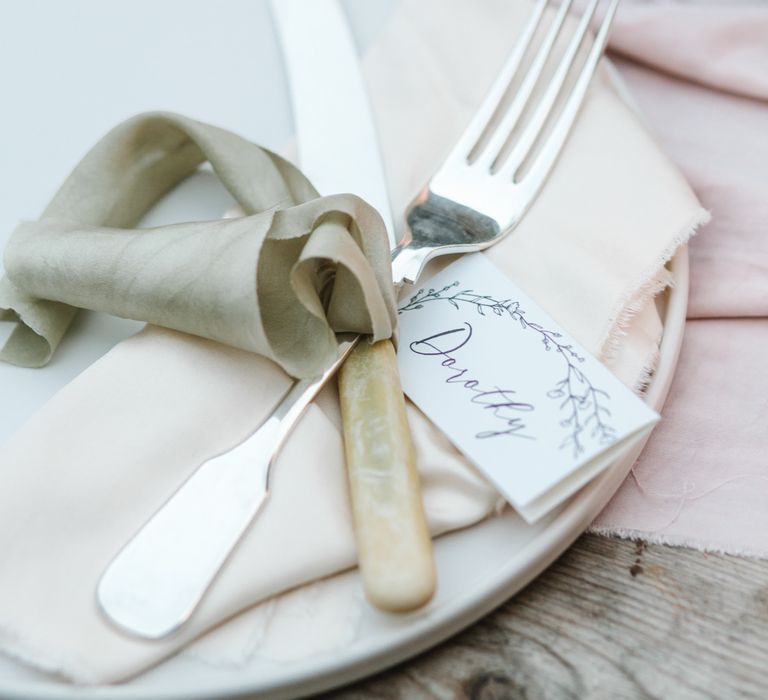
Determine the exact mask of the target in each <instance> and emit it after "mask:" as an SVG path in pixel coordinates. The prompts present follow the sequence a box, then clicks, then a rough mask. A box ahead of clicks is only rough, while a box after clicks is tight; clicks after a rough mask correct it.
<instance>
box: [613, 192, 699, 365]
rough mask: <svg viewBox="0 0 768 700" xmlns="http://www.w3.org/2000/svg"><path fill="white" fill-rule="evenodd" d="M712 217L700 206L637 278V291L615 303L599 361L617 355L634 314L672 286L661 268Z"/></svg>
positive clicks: (667, 275)
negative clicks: (614, 309)
mask: <svg viewBox="0 0 768 700" xmlns="http://www.w3.org/2000/svg"><path fill="white" fill-rule="evenodd" d="M711 218H712V215H711V214H710V212H709V211H708V210H706V209H704V208H702V207H699V209H698V210H697V211H696V212H695V213H694V214H693V215H692V216H691V218H690V220H689V221H688V223H687V224H686V225H685V226H684V227H683V228H682V230H681V231H680V232H679V233H678V234H677V235H676V236H675V237H674V239H673V240H672V242H671V243H670V244H669V245H668V246H667V247H666V248H665V249H664V251H663V252H662V253H661V254H660V255H659V257H658V258H657V261H656V262H655V263H654V264H653V266H652V267H651V269H648V270H646V271H645V272H644V273H643V274H642V275H641V276H640V280H641V281H640V282H639V284H638V285H637V288H636V290H635V291H634V292H633V293H632V294H630V295H628V296H627V297H625V298H624V299H622V300H621V301H620V302H619V303H618V305H617V310H616V312H615V313H614V314H612V317H613V319H614V320H613V322H612V323H611V324H610V325H609V327H608V328H607V330H606V333H605V336H604V339H603V341H602V342H601V343H600V358H601V359H602V360H610V359H612V358H614V357H615V356H616V353H617V352H618V351H619V348H620V347H621V343H622V341H623V340H624V338H625V337H626V335H627V333H628V332H629V327H630V325H631V323H632V319H633V318H634V317H635V315H636V314H637V313H639V312H640V310H641V309H643V307H644V306H645V305H646V304H647V303H649V302H650V301H651V300H652V299H653V298H654V297H655V296H656V295H657V294H659V293H660V292H661V291H662V290H664V289H666V288H667V287H668V286H672V285H673V284H674V278H673V277H672V275H671V274H670V273H669V272H668V271H667V272H664V266H665V265H666V264H667V263H668V262H669V261H670V260H671V259H672V257H673V256H674V255H675V253H676V252H677V250H678V249H679V248H680V247H681V246H683V245H685V244H686V243H688V241H689V240H690V239H691V237H692V236H693V235H694V234H695V233H696V232H697V231H698V229H699V227H701V226H704V225H705V224H707V223H708V222H709V221H710V219H711ZM659 273H662V274H659Z"/></svg>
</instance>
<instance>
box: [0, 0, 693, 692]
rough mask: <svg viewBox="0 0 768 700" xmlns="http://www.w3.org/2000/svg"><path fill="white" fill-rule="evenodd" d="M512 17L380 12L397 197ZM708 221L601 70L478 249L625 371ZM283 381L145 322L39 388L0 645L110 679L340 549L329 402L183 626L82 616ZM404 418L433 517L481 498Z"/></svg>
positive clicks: (469, 4) (412, 188)
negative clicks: (130, 542) (59, 382)
mask: <svg viewBox="0 0 768 700" xmlns="http://www.w3.org/2000/svg"><path fill="white" fill-rule="evenodd" d="M526 14H527V5H525V4H514V3H508V2H506V1H502V0H486V1H485V2H476V1H474V0H457V2H454V3H452V4H451V5H450V6H446V5H444V4H443V3H441V2H439V0H403V1H402V2H401V3H400V5H399V6H398V7H397V8H396V10H395V11H394V13H393V15H392V16H391V19H390V21H389V23H388V25H387V26H386V28H385V29H384V30H383V32H382V35H381V37H380V39H379V40H378V42H377V43H376V45H375V46H374V47H373V48H372V49H371V50H370V52H369V53H368V55H367V57H366V63H365V67H366V74H367V78H368V82H369V87H370V90H371V95H372V99H373V103H374V107H375V112H376V117H377V121H378V127H379V130H380V133H381V137H382V144H383V151H384V156H385V159H386V166H387V173H388V178H389V184H390V187H391V192H392V195H393V204H394V206H395V210H396V211H402V210H403V207H404V205H405V203H406V201H407V200H408V199H410V197H411V196H412V195H413V193H414V192H416V191H417V189H418V187H419V186H420V185H421V184H423V182H424V181H425V180H426V178H427V177H428V175H429V173H430V172H431V171H433V170H434V169H435V167H436V166H437V165H438V163H439V161H440V159H441V158H442V157H443V155H444V154H445V153H446V150H447V148H448V147H449V145H450V144H451V142H452V141H453V140H454V139H455V138H456V137H457V135H458V133H459V131H460V130H461V128H462V126H463V125H464V124H465V123H466V122H467V120H468V119H469V117H470V116H471V114H472V112H473V110H474V109H475V108H476V106H477V105H478V104H479V102H480V100H481V99H482V96H483V93H484V90H485V88H486V87H487V86H488V84H489V82H490V81H491V79H492V78H493V76H494V73H495V71H496V70H497V68H498V66H499V65H500V63H501V61H502V58H503V56H504V54H505V53H506V51H507V50H508V49H509V46H510V42H511V41H512V40H513V37H514V36H515V35H516V33H517V30H518V29H519V27H520V25H521V23H522V21H523V20H524V17H525V16H526ZM459 37H460V40H458V38H459ZM705 216H706V215H705V213H704V212H703V211H702V210H701V208H700V206H699V204H698V202H697V201H696V199H695V197H694V196H693V195H692V193H691V191H690V189H689V188H688V186H687V185H686V183H685V182H684V181H683V179H682V178H681V177H680V175H679V174H678V173H677V171H676V170H675V169H674V168H673V167H672V166H671V165H670V164H669V162H668V161H667V159H666V158H665V157H664V155H663V154H662V153H660V152H659V150H658V148H657V147H656V145H655V143H654V141H653V139H652V138H651V137H650V136H649V135H648V134H647V133H646V132H645V130H644V129H643V128H642V127H641V126H640V125H639V124H638V122H637V120H636V118H635V117H634V115H633V114H632V112H631V111H630V110H629V109H627V108H626V107H625V105H624V104H623V102H622V100H621V99H619V98H618V97H617V96H616V94H615V93H614V92H613V90H612V89H611V88H610V87H609V86H608V84H607V82H606V80H605V76H602V75H601V76H599V79H598V82H597V84H596V85H595V86H594V89H593V90H592V93H591V96H590V98H589V99H588V101H587V103H586V105H585V107H584V110H583V112H582V115H581V118H580V120H579V122H578V125H577V127H576V129H575V131H574V133H573V134H572V136H571V138H570V140H569V142H568V144H567V146H566V149H565V151H564V153H563V156H562V158H561V160H560V162H559V164H558V166H557V167H556V169H555V171H554V173H553V175H552V177H551V179H550V181H549V182H548V184H547V186H546V188H545V190H544V192H543V193H542V195H541V197H540V199H539V200H538V202H537V203H536V204H535V206H534V207H533V208H532V209H531V211H530V213H529V214H528V216H527V217H526V219H525V220H524V221H523V223H522V224H521V226H520V227H519V229H518V230H517V231H516V233H515V234H514V235H513V236H511V237H509V238H507V239H505V240H504V241H503V242H501V243H499V244H498V245H497V246H495V247H494V248H492V249H491V250H490V251H489V252H488V255H489V256H490V257H491V258H492V259H493V260H494V262H495V263H496V264H497V265H499V266H500V267H501V268H502V269H503V270H504V271H505V272H506V273H507V274H508V275H510V276H511V277H513V278H514V279H515V280H516V281H517V282H518V283H520V285H521V286H522V287H523V288H525V289H526V291H527V292H529V293H530V294H531V295H532V296H533V297H534V298H536V299H537V300H538V301H539V302H540V303H541V304H542V305H543V306H544V307H545V308H546V309H547V310H548V312H549V313H551V314H552V315H553V316H554V317H555V318H557V319H558V320H560V321H561V323H562V324H563V325H564V326H565V327H566V328H567V329H568V330H569V331H570V332H571V333H573V335H575V336H576V337H577V338H578V340H579V341H580V342H582V343H583V344H584V345H585V346H586V347H587V348H589V349H590V350H592V351H593V352H595V353H597V354H599V355H601V356H603V357H606V356H607V354H612V355H614V359H613V360H612V362H613V363H618V364H619V365H620V367H621V370H620V371H621V372H622V376H623V377H624V378H625V381H627V382H628V383H629V384H633V383H634V382H635V381H637V380H638V379H639V378H640V377H641V376H642V374H643V372H644V371H646V370H647V369H648V367H647V363H648V362H650V361H652V358H653V354H654V352H655V343H656V341H657V340H658V335H659V332H660V325H659V321H658V317H657V316H656V315H655V314H654V312H653V308H652V306H651V305H649V304H648V302H649V301H650V300H651V298H652V295H653V293H654V292H655V291H657V290H658V288H659V285H663V284H664V282H665V278H664V275H663V273H662V272H661V269H662V265H663V263H664V261H665V260H666V259H668V258H669V256H670V255H671V254H672V253H673V252H674V251H675V249H676V248H677V246H679V245H680V244H681V243H682V242H684V241H685V240H686V239H687V237H688V236H689V235H690V234H691V233H692V231H693V230H694V227H695V226H696V224H697V223H698V222H700V221H702V220H704V218H705ZM639 310H641V311H640V313H639V314H636V312H637V311H639ZM635 314H636V315H635ZM633 324H637V325H638V326H639V327H640V328H641V331H640V332H635V331H634V330H633V329H632V328H631V326H632V325H633ZM627 332H629V333H630V334H631V335H630V336H624V335H623V334H625V333H627ZM622 337H629V338H630V339H631V341H632V342H631V343H630V344H627V343H624V344H622V342H621V339H622ZM614 366H616V365H615V364H614ZM288 381H289V379H288V377H287V376H286V375H285V374H284V373H283V372H281V371H280V370H279V369H278V368H277V366H276V365H274V364H272V363H271V362H270V361H269V360H266V359H264V358H263V357H260V356H257V355H253V354H250V353H247V352H244V351H241V350H235V349H232V348H228V347H225V346H222V345H219V344H217V343H215V342H213V341H209V340H201V339H198V338H194V337H192V336H187V335H184V334H181V333H178V332H174V331H169V330H162V329H159V328H155V327H149V328H148V329H147V330H145V331H144V332H142V333H140V334H139V335H138V336H136V337H134V338H132V339H129V340H128V341H125V342H124V343H121V344H120V345H119V346H117V347H116V348H115V349H114V350H113V351H111V352H110V353H108V354H107V355H106V356H105V357H104V358H102V359H101V360H100V361H99V362H97V363H96V364H95V365H93V366H92V367H91V368H90V369H89V370H87V371H86V372H84V373H83V374H82V375H81V376H80V377H78V378H77V379H76V380H75V381H73V382H72V383H71V384H70V385H68V386H67V387H66V388H65V389H64V390H62V391H61V392H60V393H59V394H58V395H57V396H55V397H54V398H53V399H52V400H51V401H50V402H49V403H48V404H47V405H46V406H45V407H44V408H43V409H42V410H41V411H40V412H39V413H38V414H37V415H36V416H35V417H34V418H33V419H32V420H31V421H30V422H29V423H27V424H26V425H25V426H24V427H23V428H22V429H21V430H20V431H18V433H17V434H16V435H15V436H14V437H13V438H12V440H11V441H10V442H9V443H7V444H6V445H5V446H4V447H3V448H2V452H0V479H1V480H2V483H3V488H2V489H0V552H2V553H3V567H2V568H0V592H1V593H2V594H1V595H0V645H1V646H2V648H3V649H4V650H5V651H6V652H8V653H10V654H13V655H15V656H17V657H20V658H24V659H26V660H28V661H29V662H30V663H33V664H34V665H36V666H39V667H43V668H48V669H51V670H57V671H59V672H61V673H63V674H64V675H66V676H67V677H69V678H74V679H76V680H78V681H81V682H90V683H97V682H99V683H103V682H111V681H116V680H120V679H123V678H126V677H129V676H130V675H132V674H135V673H138V672H140V671H141V670H142V669H145V668H147V667H148V666H151V665H152V664H154V663H157V662H158V661H160V660H161V659H162V658H164V657H166V656H168V655H169V654H172V653H174V652H175V651H177V650H178V649H179V648H180V647H182V646H184V645H186V644H188V643H189V641H190V640H191V639H193V638H194V637H196V636H198V635H200V634H201V633H202V632H203V631H205V630H206V629H208V628H210V627H211V626H212V625H214V624H216V623H217V622H219V621H221V620H223V619H225V618H227V617H229V616H231V615H232V614H234V613H236V612H237V611H239V610H242V609H244V608H245V607H247V606H249V605H251V604H253V603H255V602H257V601H260V600H263V599H265V598H267V597H268V596H271V595H273V594H275V593H278V592H280V591H284V590H287V589H289V588H292V587H295V586H296V585H298V584H300V583H303V582H307V581H311V580H314V579H317V578H319V577H322V576H325V575H328V574H331V573H333V572H336V571H339V570H341V569H343V568H345V567H347V566H350V565H352V564H353V563H354V560H355V555H354V544H353V538H352V526H351V519H350V515H349V510H348V504H347V499H346V490H345V480H344V467H343V461H342V450H341V436H340V433H339V431H338V428H337V426H336V425H335V424H334V422H333V420H332V419H333V414H334V413H335V410H336V409H335V406H334V404H333V403H332V396H331V397H328V396H327V397H325V398H326V403H322V404H321V405H322V406H323V409H325V410H323V409H321V408H320V407H319V406H313V407H311V408H310V410H309V412H308V413H307V415H306V417H305V419H304V420H303V421H302V422H301V424H300V426H299V428H298V429H297V431H296V433H295V434H294V435H293V437H292V439H291V440H290V441H289V443H288V445H287V446H286V448H285V450H284V452H283V454H282V456H281V457H280V459H279V461H278V463H277V465H276V469H275V472H274V475H275V478H274V488H273V497H272V499H271V500H270V502H269V503H268V505H267V507H266V509H265V511H264V512H263V514H262V515H261V516H260V517H259V519H258V521H257V522H256V523H255V525H254V527H253V528H252V529H251V530H250V531H249V533H248V534H247V536H246V537H245V540H244V541H243V543H242V546H241V547H240V548H239V549H238V551H237V552H236V554H235V556H234V557H233V558H232V560H231V561H230V562H229V564H228V566H227V567H226V569H225V571H224V572H223V575H222V576H221V578H220V579H219V580H218V581H217V583H216V585H215V586H214V589H213V590H212V592H211V595H210V596H209V597H208V598H207V599H206V601H205V603H204V604H203V606H202V609H201V610H200V612H199V614H198V615H196V616H195V618H194V619H193V621H192V623H191V624H190V625H189V626H188V627H187V628H186V629H185V630H183V631H182V632H181V633H180V634H179V635H178V636H176V637H174V638H172V639H170V640H166V641H163V642H159V643H149V642H140V641H137V640H133V639H129V638H127V637H123V636H121V635H120V634H118V633H116V632H114V631H113V630H112V629H111V628H110V627H109V626H108V625H107V624H106V623H105V622H104V621H103V620H102V619H101V618H100V617H99V615H98V613H97V611H96V608H95V604H94V599H93V590H94V586H95V583H96V580H97V578H98V576H99V575H100V573H101V572H102V571H103V569H104V567H105V566H106V564H107V563H108V561H109V559H110V558H111V557H112V556H113V555H114V553H115V551H116V550H117V548H118V547H119V546H120V545H121V544H122V543H124V542H125V541H126V539H127V538H128V537H129V536H130V535H131V534H132V533H133V532H134V531H135V529H136V527H137V525H139V524H140V523H141V522H143V521H144V519H145V518H147V517H148V516H149V515H150V514H151V513H152V512H153V510H154V509H155V508H156V507H157V506H158V505H160V504H161V503H162V502H163V500H164V499H165V498H166V497H167V496H168V494H169V493H170V492H171V491H172V490H173V489H174V488H175V487H176V486H177V485H178V484H179V483H180V482H181V481H182V480H183V479H184V477H185V476H186V475H188V474H189V473H190V471H191V470H192V469H193V468H194V467H195V465H196V464H198V463H199V462H201V461H202V460H203V459H205V458H206V457H208V456H211V455H213V454H216V453H217V452H218V451H220V450H222V449H226V447H228V446H229V445H232V444H233V443H235V442H236V441H237V440H238V439H239V438H241V437H242V436H243V435H245V434H246V433H247V432H248V431H249V430H251V429H252V428H253V426H254V425H255V424H256V423H257V422H258V421H259V419H260V418H261V417H263V416H264V415H265V414H266V413H267V412H268V411H269V409H270V407H271V406H272V405H273V403H274V402H275V400H276V398H277V396H278V395H279V394H280V392H281V391H282V390H283V389H284V388H285V386H286V385H287V382H288ZM410 419H411V427H412V430H413V433H414V437H415V440H416V443H417V452H418V462H419V468H420V469H421V471H422V475H423V479H424V497H425V504H426V510H427V512H428V517H429V521H430V527H431V529H432V532H434V533H439V532H444V531H446V530H450V529H453V528H457V527H462V526H466V525H469V524H471V523H473V522H476V521H477V520H479V519H481V518H483V517H485V516H487V515H488V514H490V513H492V512H493V509H494V507H495V506H496V504H497V495H496V493H495V492H494V491H493V489H491V488H490V487H489V486H488V485H487V483H486V482H485V481H484V480H483V479H482V478H480V477H479V476H478V475H477V473H476V472H475V471H474V470H473V469H472V468H471V467H470V466H469V465H468V464H467V463H466V462H465V461H464V460H463V458H462V457H461V456H460V455H458V454H457V453H456V451H455V450H453V448H452V447H451V445H450V443H449V442H448V441H447V439H446V438H445V437H444V436H442V435H441V434H440V433H439V432H437V431H436V430H435V429H434V428H433V427H432V426H431V425H430V424H429V422H428V421H427V420H426V419H425V418H424V417H423V416H421V415H420V414H419V413H418V411H416V410H415V409H413V408H412V407H411V410H410Z"/></svg>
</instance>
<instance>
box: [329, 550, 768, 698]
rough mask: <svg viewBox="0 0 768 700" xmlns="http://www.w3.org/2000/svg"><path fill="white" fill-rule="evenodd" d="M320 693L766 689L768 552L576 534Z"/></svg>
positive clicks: (557, 694)
mask: <svg viewBox="0 0 768 700" xmlns="http://www.w3.org/2000/svg"><path fill="white" fill-rule="evenodd" d="M323 697H324V698H331V697H332V698H338V699H340V700H362V699H366V700H368V699H376V698H382V699H385V698H386V700H397V699H400V698H402V699H407V700H420V699H421V698H425V699H427V698H430V699H431V698H438V699H443V698H445V699H446V700H448V699H451V700H453V699H454V698H458V699H461V698H468V699H471V700H507V699H510V700H512V699H515V700H516V699H518V698H520V699H523V698H525V699H526V700H538V699H539V698H541V699H546V700H561V699H562V700H565V699H569V700H570V699H573V700H585V699H586V700H590V699H593V698H594V699H600V700H602V699H603V698H605V699H606V700H607V699H610V700H622V699H625V698H627V699H629V698H631V699H633V700H634V699H635V698H659V699H660V700H661V699H664V700H668V699H678V698H680V699H684V700H687V699H689V698H690V699H691V700H693V699H696V700H699V699H701V698H713V699H717V700H724V699H727V698H760V699H761V700H763V699H765V698H768V561H757V560H750V559H743V558H738V557H731V556H724V555H707V554H704V553H701V552H696V551H692V550H684V549H675V548H672V547H665V546H661V545H645V544H642V543H634V542H627V541H622V540H614V539H608V538H603V537H598V536H594V535H586V536H583V537H582V538H581V539H580V540H579V541H578V542H577V543H576V544H575V545H574V546H573V547H572V548H571V549H570V550H569V551H568V552H567V553H566V554H564V555H563V556H562V557H561V558H560V560H559V561H558V562H557V563H556V564H555V565H554V566H553V567H551V568H550V569H549V570H548V571H547V572H546V573H545V574H544V575H542V576H541V577H539V578H538V579H537V580H536V581H534V582H533V583H532V584H531V585H530V586H529V587H528V588H526V589H525V590H524V591H523V592H522V593H520V594H519V595H518V596H516V597H515V598H513V599H512V600H511V601H509V602H508V603H506V604H505V605H504V606H502V607H501V608H499V609H498V610H497V611H496V612H494V613H493V614H491V615H489V616H488V617H486V618H485V619H483V620H482V621H480V622H479V623H477V624H475V625H474V626H472V627H470V628H469V629H467V630H466V631H464V632H463V633H462V634H460V635H458V636H457V637H454V638H453V639H452V640H449V641H448V642H446V643H444V644H442V645H441V646H439V647H437V648H435V649H433V650H432V651H429V652H427V653H425V654H423V655H422V656H420V657H418V658H416V659H414V660H411V661H410V662H408V663H406V664H403V665H402V666H400V667H397V668H395V669H393V670H391V671H388V672H385V673H383V674H380V675H378V676H375V677H373V678H371V679H368V680H366V681H363V682H360V683H358V684H356V685H354V686H351V687H349V688H346V689H344V690H340V691H335V692H333V693H330V694H328V695H325V696H323Z"/></svg>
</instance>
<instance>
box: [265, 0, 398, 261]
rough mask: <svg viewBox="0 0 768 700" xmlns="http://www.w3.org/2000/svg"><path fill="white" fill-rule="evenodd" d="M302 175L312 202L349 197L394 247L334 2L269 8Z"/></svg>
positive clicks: (348, 45) (351, 53)
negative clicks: (365, 208) (372, 213)
mask: <svg viewBox="0 0 768 700" xmlns="http://www.w3.org/2000/svg"><path fill="white" fill-rule="evenodd" d="M271 7H272V14H273V17H274V19H275V22H276V24H277V28H278V32H279V34H280V38H281V42H282V44H283V57H284V59H285V65H286V69H287V71H288V75H289V78H290V79H289V81H288V82H289V84H290V90H291V97H292V102H293V118H294V124H295V127H296V137H297V142H298V149H299V162H300V163H301V169H302V170H303V171H304V174H305V175H306V176H307V177H308V178H309V179H310V181H311V182H312V184H313V185H314V186H315V188H316V189H317V190H318V192H320V194H323V195H328V194H337V193H341V192H350V193H352V194H356V195H358V196H359V197H362V198H363V199H365V200H366V201H367V202H368V203H369V204H371V205H372V206H373V207H374V208H375V209H377V210H378V212H379V213H380V214H381V216H382V218H383V219H384V224H385V225H386V227H387V234H388V236H389V242H390V247H394V246H395V243H396V241H395V237H394V236H395V234H394V227H393V223H392V213H391V210H390V205H389V197H388V195H387V185H386V180H385V178H384V169H383V166H382V163H381V154H380V151H379V144H378V137H377V134H376V128H375V126H374V121H373V114H372V113H371V108H370V105H369V102H368V96H367V93H366V88H365V84H364V82H363V77H362V74H361V73H360V70H359V67H358V63H359V58H358V55H357V51H356V50H355V45H354V42H353V40H352V35H351V33H350V31H349V27H348V25H347V20H346V17H345V16H344V12H343V11H342V9H341V7H340V6H339V4H338V2H337V1H336V0H274V1H273V2H272V3H271Z"/></svg>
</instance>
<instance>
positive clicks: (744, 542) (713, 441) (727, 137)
mask: <svg viewBox="0 0 768 700" xmlns="http://www.w3.org/2000/svg"><path fill="white" fill-rule="evenodd" d="M611 49H612V51H614V52H615V53H616V54H618V55H620V56H624V57H626V59H627V60H623V61H621V62H619V64H618V66H619V69H620V71H621V74H622V76H623V77H624V79H625V81H626V82H627V84H628V85H629V87H630V89H631V90H632V93H633V95H634V96H635V98H636V100H637V102H638V104H639V105H640V107H641V109H642V111H643V113H644V114H645V115H646V118H647V120H648V122H649V123H650V125H651V127H652V128H653V129H654V130H655V131H656V133H657V134H658V135H659V139H660V141H661V143H662V145H663V147H664V149H665V150H666V151H667V152H668V153H669V154H670V156H671V158H672V159H673V160H674V161H675V162H676V163H677V164H678V165H679V167H680V168H681V170H682V171H683V172H684V173H685V175H686V176H687V178H688V180H689V181H690V182H691V184H692V186H693V188H694V190H695V191H696V193H697V195H698V196H699V197H700V198H701V201H702V202H703V203H704V204H705V206H706V207H707V208H708V209H710V210H711V211H712V215H713V220H712V223H711V224H710V225H709V226H707V227H706V229H705V230H704V231H703V232H702V234H701V235H699V236H697V237H696V239H695V240H694V241H692V243H691V246H690V259H691V292H690V302H689V306H688V318H689V320H688V323H687V325H686V332H685V337H684V341H683V347H682V351H681V357H680V363H679V365H678V370H677V373H676V376H675V380H674V382H673V384H672V387H671V390H670V394H669V398H668V399H667V404H666V407H665V410H664V420H663V421H662V422H661V424H660V425H659V426H658V429H657V430H656V431H654V434H653V435H652V436H651V439H650V440H649V442H648V445H647V447H646V449H645V451H644V452H643V454H642V456H641V457H640V459H639V461H638V463H637V464H636V465H635V467H634V469H633V472H632V474H631V475H630V477H629V478H628V479H627V481H626V483H625V484H624V485H623V486H622V488H621V489H620V490H619V491H618V493H617V495H616V496H615V497H614V498H613V500H612V501H611V502H610V504H609V505H608V506H607V508H606V509H605V510H604V512H603V513H602V514H601V515H600V516H599V517H598V519H597V520H596V522H595V523H594V524H593V529H594V530H595V531H597V532H602V533H607V534H618V535H622V536H627V537H633V538H641V539H644V540H648V541H651V542H663V543H668V544H674V545H685V546H690V547H695V548H697V549H702V550H707V551H719V552H726V553H731V554H748V555H753V556H759V557H763V558H765V557H768V539H766V536H765V533H766V532H767V531H768V509H766V507H765V504H766V501H767V500H768V461H767V460H766V446H768V402H766V395H768V372H766V369H765V358H766V357H768V6H766V4H765V3H745V2H728V3H726V2H721V3H716V4H714V3H713V4H707V5H703V4H692V3H670V2H666V3H630V2H624V3H623V4H622V8H621V11H620V12H619V13H618V15H617V18H616V23H615V25H614V31H613V36H612V39H611Z"/></svg>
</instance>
